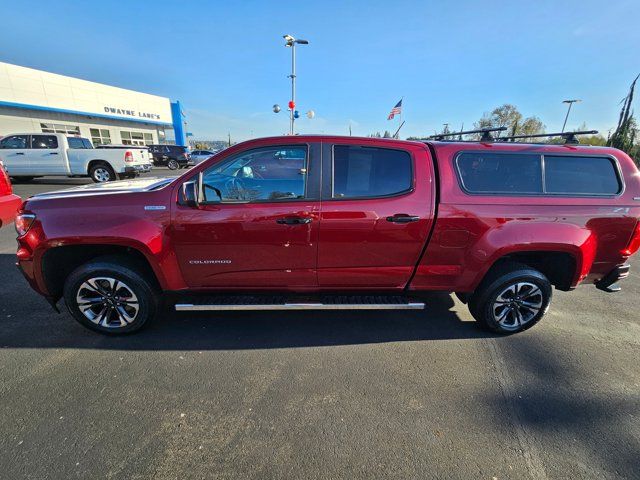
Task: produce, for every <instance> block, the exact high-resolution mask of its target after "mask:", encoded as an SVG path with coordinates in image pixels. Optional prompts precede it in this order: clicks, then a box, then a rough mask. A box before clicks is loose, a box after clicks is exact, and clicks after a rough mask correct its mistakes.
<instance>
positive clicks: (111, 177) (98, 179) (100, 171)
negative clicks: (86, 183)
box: [89, 162, 118, 183]
mask: <svg viewBox="0 0 640 480" xmlns="http://www.w3.org/2000/svg"><path fill="white" fill-rule="evenodd" d="M89 176H90V177H91V180H93V181H94V182H95V183H104V182H113V181H115V180H117V179H118V177H117V176H116V172H114V171H113V168H111V165H109V164H108V163H104V162H100V163H94V164H93V165H91V168H89Z"/></svg>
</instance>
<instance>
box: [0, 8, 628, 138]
mask: <svg viewBox="0 0 640 480" xmlns="http://www.w3.org/2000/svg"><path fill="white" fill-rule="evenodd" d="M9 13H10V16H9V15H8V14H9ZM639 17H640V10H639V9H638V2H637V0H611V1H608V2H596V1H591V0H584V1H566V2H557V1H536V2H524V1H508V2H493V1H477V2H475V1H457V2H452V1H440V2H434V1H426V0H424V1H414V2H409V1H395V2H393V1H385V2H379V1H375V0H358V1H352V2H348V1H344V0H343V1H322V2H312V1H307V0H305V1H300V2H286V1H278V2H275V1H274V2H256V1H237V2H227V1H225V2H215V1H190V0H182V1H165V0H154V1H130V2H124V1H116V0H101V1H100V2H68V1H57V2H53V3H52V2H50V1H47V2H40V1H30V2H15V3H13V4H12V5H11V6H8V5H7V8H5V9H4V19H5V21H4V22H3V25H2V28H1V29H0V45H2V48H1V50H0V60H2V61H5V62H9V63H15V64H18V65H23V66H28V67H32V68H38V69H43V70H47V71H51V72H55V73H60V74H63V75H70V76H75V77H80V78H85V79H88V80H92V81H96V82H100V83H106V84H111V85H116V86H120V87H123V88H129V89H133V90H139V91H143V92H148V93H153V94H157V95H162V96H167V97H170V98H171V99H174V100H175V99H178V100H180V101H182V103H183V105H184V110H185V112H186V114H187V117H188V118H187V121H188V123H189V126H188V129H189V130H190V131H192V132H193V133H194V134H195V135H196V137H198V138H206V139H220V138H224V137H226V134H227V132H229V131H230V132H231V135H232V137H233V138H234V139H235V140H241V139H245V138H248V137H251V136H264V135H273V134H281V133H284V132H286V131H287V129H288V118H287V112H286V111H283V112H281V113H280V114H278V115H275V114H273V113H272V112H271V107H272V105H273V104H274V103H279V104H280V105H282V106H285V105H286V103H287V100H288V96H289V88H290V87H289V83H288V79H287V74H288V72H289V66H290V63H289V62H290V51H289V49H286V48H285V47H284V46H283V40H282V35H283V34H285V33H291V34H292V35H294V36H297V37H299V38H306V39H308V40H309V42H310V45H308V46H302V47H299V50H298V52H299V55H298V69H299V70H298V80H299V85H298V105H299V109H300V110H301V111H302V112H304V111H307V110H308V109H313V110H315V111H316V115H317V116H316V118H315V119H314V120H308V119H306V118H303V119H301V120H299V121H298V122H297V126H298V130H299V131H300V132H305V133H306V132H309V133H323V132H324V133H337V134H347V133H348V126H349V123H351V125H352V128H353V133H354V135H367V134H369V133H372V132H374V131H378V130H379V131H383V130H385V129H389V130H393V129H394V126H397V123H396V122H395V121H387V120H386V116H387V114H388V112H389V110H390V109H391V107H393V105H394V104H395V103H396V102H397V101H398V100H399V98H400V97H404V119H405V120H406V122H407V123H406V126H405V128H404V129H403V131H402V136H408V135H425V134H431V133H433V131H434V130H436V129H437V130H439V129H441V127H442V124H443V123H444V122H448V123H450V124H451V125H452V126H453V127H454V128H458V127H459V126H460V124H461V123H462V122H464V124H465V127H469V126H471V124H472V123H473V121H475V120H477V119H478V118H479V117H480V116H481V115H482V113H483V112H485V111H488V110H491V109H492V108H493V107H495V106H497V105H500V104H502V103H506V102H509V103H513V104H515V105H517V106H518V107H519V109H520V110H521V111H522V113H523V114H524V115H525V116H528V115H537V116H539V117H540V118H541V119H542V121H543V122H544V123H545V124H546V126H547V131H553V130H559V128H560V127H561V126H562V120H563V118H564V114H565V111H566V107H565V105H563V104H562V103H561V101H562V100H563V99H565V98H580V99H582V100H583V102H582V103H580V104H578V105H577V106H576V107H575V110H574V111H572V116H571V118H570V120H569V124H568V127H569V128H575V127H578V126H579V125H580V124H582V123H583V122H586V124H587V126H588V127H590V128H597V129H600V130H603V131H605V133H606V130H607V129H609V128H611V127H613V126H614V125H615V123H616V118H617V114H618V111H619V105H618V103H619V101H620V100H621V98H622V97H623V96H624V95H626V93H627V89H628V85H629V83H630V82H631V80H632V79H633V77H634V76H635V75H636V74H637V73H638V72H640V24H639V23H638V19H639Z"/></svg>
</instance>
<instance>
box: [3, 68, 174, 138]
mask: <svg viewBox="0 0 640 480" xmlns="http://www.w3.org/2000/svg"><path fill="white" fill-rule="evenodd" d="M35 132H44V133H66V134H68V135H80V136H82V137H86V138H90V139H91V140H92V141H93V143H94V145H100V144H124V145H151V144H158V143H169V144H174V143H175V144H178V145H186V137H185V135H186V132H185V122H184V114H183V112H182V108H181V106H180V102H177V101H176V102H171V100H169V99H168V98H165V97H159V96H157V95H150V94H148V93H141V92H135V91H133V90H125V89H124V88H118V87H112V86H110V85H103V84H100V83H95V82H89V81H87V80H81V79H79V78H73V77H65V76H64V75H57V74H55V73H49V72H43V71H41V70H34V69H32V68H25V67H20V66H17V65H11V64H8V63H2V62H0V137H3V136H6V135H9V134H12V133H35Z"/></svg>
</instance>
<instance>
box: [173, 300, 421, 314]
mask: <svg viewBox="0 0 640 480" xmlns="http://www.w3.org/2000/svg"><path fill="white" fill-rule="evenodd" d="M220 310H424V303H417V302H416V303H413V302H411V303H342V304H336V303H334V304H331V303H329V304H327V303H283V304H281V305H274V304H264V305H257V304H255V305H194V304H192V303H177V304H176V311H178V312H192V311H207V312H210V311H220Z"/></svg>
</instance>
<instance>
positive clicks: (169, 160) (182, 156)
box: [148, 145, 193, 170]
mask: <svg viewBox="0 0 640 480" xmlns="http://www.w3.org/2000/svg"><path fill="white" fill-rule="evenodd" d="M148 147H149V152H151V155H152V156H153V164H154V165H155V166H156V167H165V166H166V167H169V170H177V169H178V168H187V167H189V166H191V165H193V162H192V161H191V155H190V154H189V150H188V149H187V147H182V146H180V145H149V146H148Z"/></svg>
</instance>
